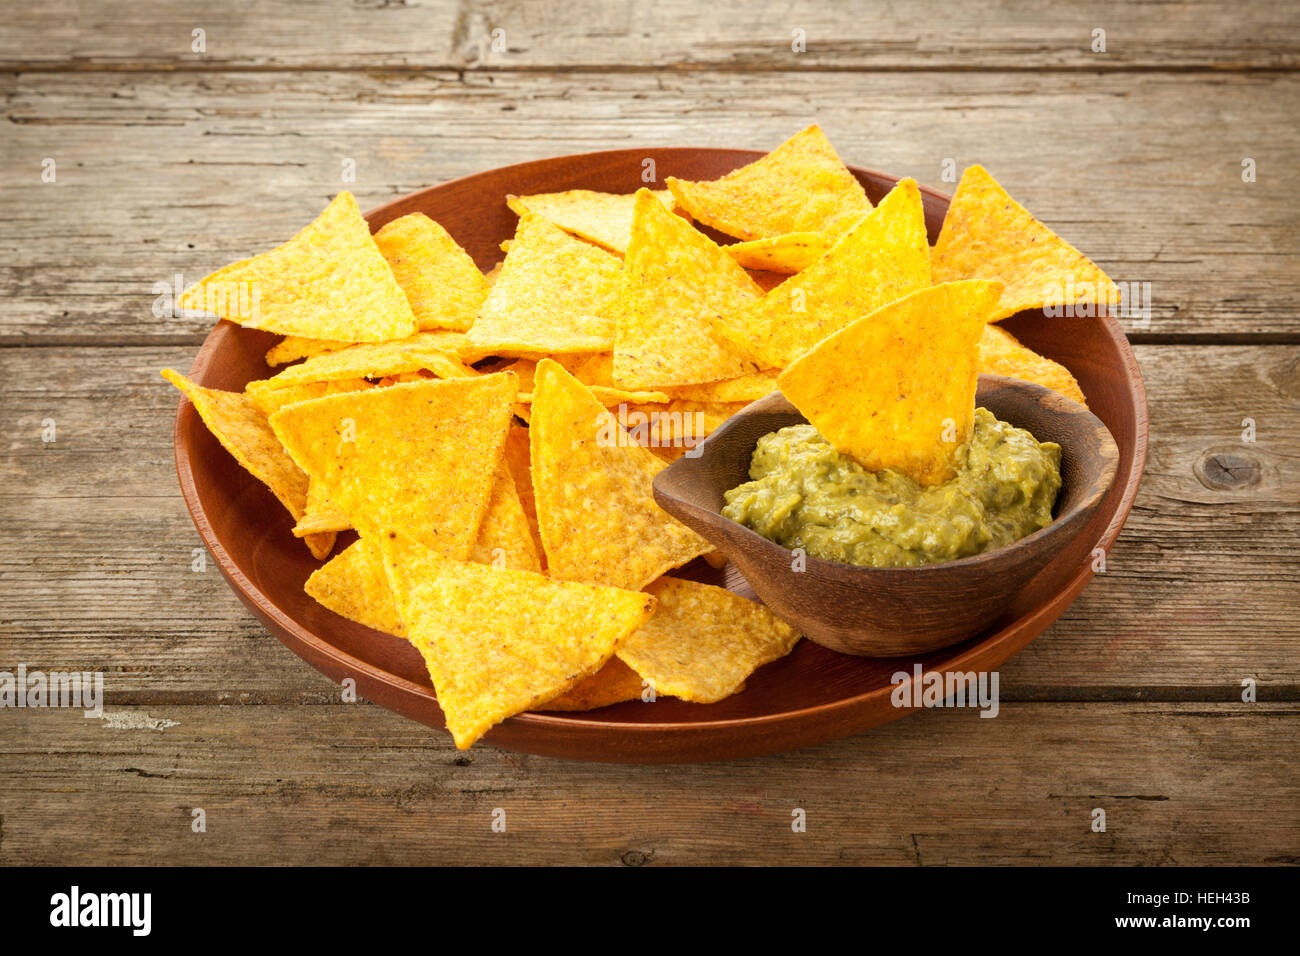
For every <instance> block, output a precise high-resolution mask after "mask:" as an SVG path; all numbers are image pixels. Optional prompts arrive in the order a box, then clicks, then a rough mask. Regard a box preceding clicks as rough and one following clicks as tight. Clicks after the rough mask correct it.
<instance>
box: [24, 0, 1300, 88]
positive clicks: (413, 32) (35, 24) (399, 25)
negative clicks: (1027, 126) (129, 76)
mask: <svg viewBox="0 0 1300 956" xmlns="http://www.w3.org/2000/svg"><path fill="white" fill-rule="evenodd" d="M1248 6H1249V15H1247V16H1243V15H1242V7H1241V5H1240V4H1227V3H1222V2H1215V0H1181V2H1176V3H1158V2H1142V3H1131V2H1124V0H1087V2H1082V3H1072V4H1068V5H1062V4H1059V3H1052V2H1051V0H1014V2H999V0H978V2H973V3H962V4H952V3H946V2H943V0H919V2H912V3H901V4H900V3H886V2H837V3H816V2H811V0H801V2H788V0H762V2H752V3H746V4H744V5H743V6H740V7H737V6H735V5H733V4H726V3H698V2H694V0H656V2H654V3H644V2H639V0H612V2H611V0H566V2H564V3H538V2H535V0H532V2H527V0H495V2H492V0H489V2H474V0H461V2H456V0H422V2H420V3H413V2H412V3H405V2H403V3H389V2H382V0H365V2H352V3H343V2H340V3H323V2H319V0H317V2H302V0H269V2H260V3H257V4H256V5H251V4H246V3H238V4H216V3H199V2H193V0H190V2H182V3H177V2H169V0H144V2H132V0H101V2H96V3H93V4H88V3H84V2H78V0H54V2H49V3H42V4H40V5H37V6H27V7H24V6H16V7H15V8H14V9H13V10H11V11H6V24H5V25H6V29H5V32H4V34H2V35H0V69H5V70H18V69H49V70H69V69H79V70H130V69H159V68H167V69H175V70H190V71H193V70H203V69H228V68H231V67H239V68H243V69H249V70H308V69H321V68H330V69H337V68H339V67H346V68H350V69H375V68H389V69H407V70H416V69H419V70H427V69H448V68H451V69H484V68H487V69H496V70H503V69H505V70H528V71H538V70H571V69H579V68H585V67H604V68H612V69H619V70H674V71H682V70H712V71H717V70H772V69H780V70H789V69H802V70H809V71H817V70H886V69H888V70H899V69H917V68H935V67H939V68H943V69H960V70H984V69H998V70H1033V71H1035V72H1041V71H1043V70H1067V69H1075V70H1106V69H1129V70H1131V69H1171V70H1177V69H1184V70H1185V69H1215V70H1242V69H1260V68H1264V69H1278V68H1293V67H1295V66H1296V64H1297V62H1300V20H1298V19H1297V17H1296V15H1295V11H1294V9H1293V8H1292V7H1291V6H1290V5H1289V4H1286V3H1277V4H1271V3H1263V2H1255V3H1251V4H1249V5H1248ZM196 28H198V29H202V30H204V31H205V32H206V50H205V51H204V52H202V53H196V52H194V49H193V43H192V38H193V31H194V30H195V29H196ZM1097 28H1101V29H1104V30H1105V31H1106V52H1105V53H1094V52H1093V50H1092V40H1093V30H1094V29H1097ZM498 30H499V31H502V32H501V33H500V34H499V36H498V39H499V41H500V42H499V43H498V44H496V47H494V45H493V39H494V32H495V31H498ZM795 30H802V31H803V34H804V39H805V45H804V46H805V49H804V52H802V53H795V52H794V50H793V41H794V37H795V34H794V31H795Z"/></svg>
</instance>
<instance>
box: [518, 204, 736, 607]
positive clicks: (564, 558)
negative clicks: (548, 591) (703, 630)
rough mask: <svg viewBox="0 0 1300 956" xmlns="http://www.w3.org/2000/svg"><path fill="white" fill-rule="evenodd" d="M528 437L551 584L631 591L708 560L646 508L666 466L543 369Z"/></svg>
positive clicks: (555, 371)
mask: <svg viewBox="0 0 1300 956" xmlns="http://www.w3.org/2000/svg"><path fill="white" fill-rule="evenodd" d="M654 201H655V202H658V200H654ZM529 433H530V439H531V446H532V447H531V453H532V473H533V492H534V494H535V495H536V501H537V523H538V526H539V528H540V530H541V535H542V542H543V544H544V545H545V550H546V564H547V568H548V569H549V573H550V574H551V575H552V576H553V577H556V578H561V579H563V580H567V581H584V582H586V583H588V584H611V585H614V586H616V587H624V588H628V589H630V590H638V589H640V588H643V587H645V586H646V585H647V584H649V583H650V582H651V581H653V580H654V579H655V578H657V577H659V575H661V574H663V573H664V572H665V571H667V570H669V569H670V568H675V567H677V566H678V565H681V564H685V563H686V562H687V561H690V560H691V559H692V558H695V557H697V556H698V555H701V554H704V553H705V552H706V551H708V550H710V547H711V546H710V545H709V543H708V542H707V541H705V540H704V539H703V538H701V537H700V536H699V535H697V534H696V533H695V532H694V531H691V530H690V529H689V528H687V527H686V526H685V525H683V524H680V523H678V522H677V521H676V520H675V519H674V518H672V517H670V516H669V515H668V514H667V512H665V511H664V510H663V509H661V508H660V507H659V506H658V505H657V504H655V502H654V496H653V492H652V490H651V483H652V482H653V480H654V476H655V475H656V474H658V473H659V472H660V471H661V470H663V469H664V468H665V467H666V465H665V463H664V462H663V461H662V460H660V459H659V458H656V457H655V456H654V455H653V454H652V453H650V452H649V451H647V450H646V449H644V448H642V447H640V446H639V445H637V444H636V443H635V442H634V441H633V440H632V439H631V438H630V437H629V436H628V434H627V432H626V431H624V429H623V428H622V427H620V426H619V424H618V422H617V420H616V419H615V418H614V416H613V415H612V414H610V413H609V412H608V411H606V410H605V409H604V408H603V407H602V406H601V404H600V403H599V402H598V401H596V399H595V398H594V397H593V396H592V394H591V391H590V390H589V389H588V388H587V387H586V386H585V385H583V384H582V383H581V382H579V381H578V380H577V379H575V378H574V377H573V376H572V375H570V374H569V373H568V372H566V371H565V370H564V369H563V368H561V367H560V366H559V365H558V364H556V363H555V362H552V361H550V360H549V359H548V360H545V361H543V362H542V363H541V364H540V365H539V366H538V367H537V382H536V387H535V391H534V393H533V418H532V423H531V426H530V427H529ZM611 529H617V532H616V533H611Z"/></svg>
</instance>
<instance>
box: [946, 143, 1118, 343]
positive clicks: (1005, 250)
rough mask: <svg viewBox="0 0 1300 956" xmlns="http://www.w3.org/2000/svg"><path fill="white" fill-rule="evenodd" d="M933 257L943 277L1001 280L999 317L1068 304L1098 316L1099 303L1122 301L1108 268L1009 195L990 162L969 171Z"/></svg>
mask: <svg viewBox="0 0 1300 956" xmlns="http://www.w3.org/2000/svg"><path fill="white" fill-rule="evenodd" d="M932 262H933V269H934V281H935V282H954V281H956V280H958V279H996V280H997V281H998V282H1001V283H1002V285H1003V290H1002V301H1001V302H999V303H998V307H997V310H996V311H995V312H994V313H993V318H992V320H991V321H994V322H996V321H998V320H999V319H1005V318H1006V317H1007V316H1009V315H1015V314H1016V313H1017V312H1022V311H1024V310H1026V309H1044V308H1056V309H1061V308H1062V307H1064V306H1066V305H1071V306H1074V307H1075V309H1076V311H1075V314H1076V315H1078V314H1083V315H1095V314H1096V309H1095V305H1096V303H1098V302H1102V303H1112V304H1113V303H1116V302H1118V296H1119V290H1118V289H1116V288H1115V286H1114V284H1113V283H1112V282H1111V281H1110V279H1109V278H1108V277H1107V275H1106V273H1104V272H1102V271H1101V269H1099V268H1097V266H1096V265H1095V264H1094V263H1093V262H1092V261H1091V260H1090V259H1088V257H1087V256H1085V255H1084V254H1083V253H1082V252H1080V251H1079V250H1078V249H1076V248H1074V246H1072V245H1070V244H1069V243H1068V242H1066V241H1065V240H1064V239H1062V238H1061V237H1060V236H1058V235H1057V234H1056V233H1054V232H1052V230H1051V229H1048V228H1047V227H1046V226H1044V225H1043V224H1042V223H1041V222H1039V221H1038V220H1037V219H1035V218H1034V217H1033V216H1032V215H1030V213H1029V210H1027V209H1026V208H1025V207H1024V206H1022V205H1020V203H1018V202H1016V201H1015V200H1014V199H1012V198H1011V197H1010V196H1009V195H1007V191H1006V190H1005V189H1003V188H1002V187H1001V186H1000V185H998V182H997V180H995V179H994V178H993V177H992V176H990V175H989V173H988V170H986V169H985V168H984V167H983V166H978V165H976V166H970V167H967V169H966V171H965V172H964V173H962V177H961V182H960V183H958V185H957V193H956V195H954V196H953V197H952V204H951V205H949V207H948V214H947V215H946V216H945V217H944V220H943V229H942V230H941V231H940V233H939V240H938V242H936V243H935V245H934V251H933V254H932ZM1081 304H1083V308H1082V309H1080V308H1079V307H1080V305H1081ZM1056 314H1058V315H1059V314H1061V313H1060V312H1059V311H1058V312H1057V313H1056Z"/></svg>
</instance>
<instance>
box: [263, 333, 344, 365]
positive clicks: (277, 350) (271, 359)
mask: <svg viewBox="0 0 1300 956" xmlns="http://www.w3.org/2000/svg"><path fill="white" fill-rule="evenodd" d="M352 344H353V343H351V342H335V341H333V340H331V339H309V338H304V337H303V336H301V335H290V336H286V337H285V338H283V339H281V340H280V341H279V342H278V343H277V344H276V345H273V346H271V347H270V348H269V349H267V351H266V364H267V365H269V366H271V367H272V368H274V367H275V366H277V365H287V364H288V363H290V362H296V361H298V359H301V358H311V357H312V356H313V355H324V354H325V353H326V352H337V351H338V350H339V349H345V348H347V347H348V346H349V345H352Z"/></svg>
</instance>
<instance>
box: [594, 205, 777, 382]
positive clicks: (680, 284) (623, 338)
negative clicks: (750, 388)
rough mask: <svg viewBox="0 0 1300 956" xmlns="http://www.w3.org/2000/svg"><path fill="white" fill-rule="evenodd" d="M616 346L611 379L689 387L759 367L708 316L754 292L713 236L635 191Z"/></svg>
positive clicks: (740, 303) (755, 288) (725, 311)
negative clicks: (634, 216)
mask: <svg viewBox="0 0 1300 956" xmlns="http://www.w3.org/2000/svg"><path fill="white" fill-rule="evenodd" d="M623 278H624V281H623V289H622V295H621V296H620V298H619V303H618V311H617V316H618V318H617V328H616V332H615V344H614V384H616V385H620V386H622V387H624V388H657V387H659V386H661V385H693V384H695V383H697V382H715V381H718V380H719V379H724V378H736V377H737V376H740V375H748V374H749V373H750V372H756V371H758V366H757V365H756V364H755V363H754V362H752V361H750V360H749V359H747V358H746V357H745V356H744V355H742V354H741V353H740V352H739V351H738V350H737V349H736V348H735V347H734V346H733V345H731V344H730V343H729V342H727V341H726V340H724V339H722V338H721V337H719V336H718V335H717V333H715V332H714V331H713V329H712V327H711V325H710V321H711V319H712V317H713V316H715V315H718V314H729V313H731V312H735V311H738V310H740V309H741V308H743V307H744V306H746V305H747V304H749V303H750V302H754V301H757V300H758V299H759V296H760V294H761V293H760V290H759V288H758V286H757V285H755V284H754V280H753V279H751V278H750V277H749V276H748V275H747V274H746V272H745V270H744V269H742V268H741V267H740V266H738V265H736V262H735V260H733V259H732V258H731V257H730V256H729V255H727V254H726V253H725V252H723V251H722V250H721V249H720V248H719V247H718V246H717V245H715V244H714V242H713V240H712V239H710V238H709V237H708V236H706V235H704V233H702V232H699V231H698V230H696V229H694V228H692V227H691V225H690V224H689V223H687V222H686V221H685V220H684V219H682V218H681V217H680V216H676V215H674V214H673V213H671V212H669V211H668V210H667V209H665V208H664V204H663V203H662V202H660V201H659V200H658V199H656V198H655V196H654V194H653V193H651V192H650V190H648V189H643V190H641V191H640V192H639V193H637V200H636V218H635V220H634V221H633V225H632V242H631V244H630V245H629V246H628V250H627V259H626V262H625V265H624V276H623Z"/></svg>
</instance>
